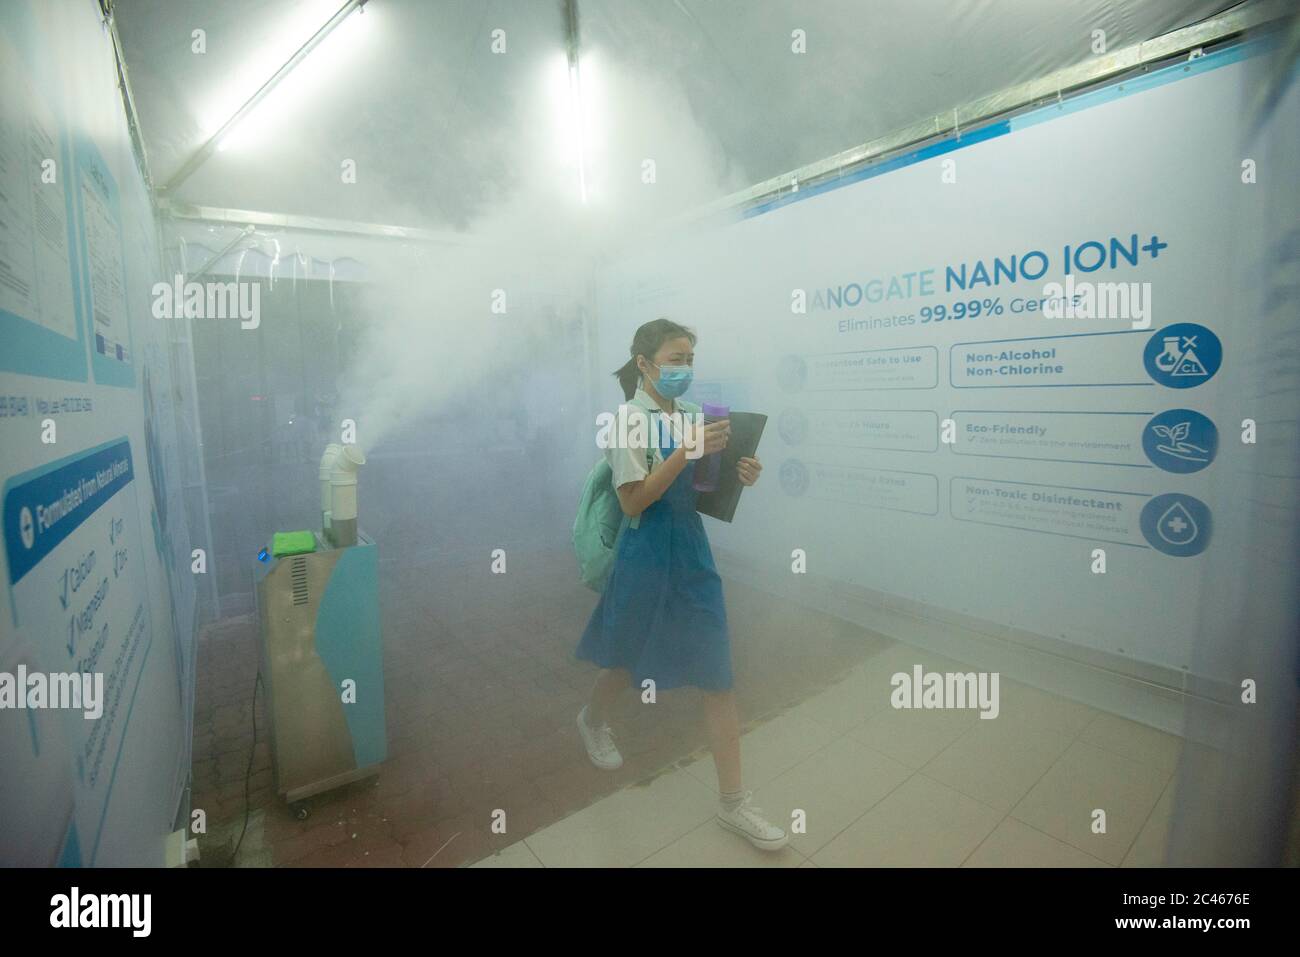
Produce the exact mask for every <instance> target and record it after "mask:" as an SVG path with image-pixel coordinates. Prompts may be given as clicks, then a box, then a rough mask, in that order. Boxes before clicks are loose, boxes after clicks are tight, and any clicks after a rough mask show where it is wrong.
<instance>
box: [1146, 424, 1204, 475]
mask: <svg viewBox="0 0 1300 957" xmlns="http://www.w3.org/2000/svg"><path fill="white" fill-rule="evenodd" d="M1218 450H1219V430H1218V429H1216V428H1215V427H1214V423H1213V422H1211V421H1210V420H1209V419H1208V418H1206V417H1205V416H1203V415H1201V413H1199V412H1193V411H1192V410H1191V409H1170V410H1169V411H1168V412H1161V413H1160V414H1159V415H1157V416H1153V417H1152V419H1151V421H1150V422H1148V423H1147V424H1146V428H1144V429H1143V430H1142V451H1144V452H1146V454H1147V458H1149V459H1150V460H1151V461H1152V462H1153V463H1154V464H1155V465H1156V466H1157V467H1159V468H1162V469H1164V470H1165V471H1166V472H1181V473H1183V474H1186V473H1188V472H1199V471H1200V470H1201V469H1203V468H1205V467H1206V466H1207V465H1209V464H1210V463H1211V462H1213V461H1214V456H1215V454H1216V453H1217V452H1218Z"/></svg>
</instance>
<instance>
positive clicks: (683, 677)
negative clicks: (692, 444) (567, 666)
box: [575, 429, 732, 691]
mask: <svg viewBox="0 0 1300 957" xmlns="http://www.w3.org/2000/svg"><path fill="white" fill-rule="evenodd" d="M651 432H652V434H653V435H655V436H656V439H655V440H656V441H658V442H659V444H660V449H661V450H662V451H663V455H664V457H665V458H666V457H667V456H668V455H669V454H670V453H671V452H672V450H673V449H674V448H675V447H676V443H675V442H674V440H673V437H672V436H671V434H668V433H669V430H668V429H663V430H660V429H652V430H651ZM695 464H696V460H693V459H692V460H689V461H688V462H687V463H686V467H685V468H684V469H682V471H681V474H679V475H678V476H677V478H676V480H674V482H673V484H672V485H670V486H669V487H668V491H666V492H665V493H664V494H663V496H662V497H661V498H660V499H659V501H657V502H655V503H654V504H653V505H651V506H650V507H649V508H647V509H646V510H645V511H644V512H642V513H641V521H640V523H639V525H638V526H637V527H636V528H632V527H630V526H629V525H628V522H627V519H626V518H624V521H623V525H624V527H623V532H622V534H621V535H619V537H618V544H617V552H616V555H615V559H614V567H613V570H612V571H611V572H610V576H609V581H608V582H606V584H605V590H604V591H603V592H602V593H601V596H600V602H599V604H597V605H596V610H595V611H593V612H592V613H591V620H590V621H588V622H587V628H586V630H585V631H584V632H583V634H582V639H581V641H579V642H578V648H577V651H576V653H575V654H576V657H577V658H579V659H580V660H583V661H591V662H594V663H595V664H597V665H599V666H600V667H602V668H625V669H627V670H628V671H629V672H631V675H632V686H633V687H634V688H640V687H641V686H642V682H643V681H644V680H645V679H646V678H650V679H652V680H653V681H654V683H655V688H656V689H657V690H667V689H671V688H678V687H682V686H684V685H689V686H692V687H696V688H703V689H705V690H708V691H726V690H729V689H730V688H731V686H732V674H731V641H730V636H729V633H728V630H727V609H726V606H725V605H724V604H723V600H722V579H721V578H719V577H718V570H717V568H716V567H715V566H714V564H713V552H712V551H711V550H710V548H709V540H708V538H707V537H706V536H705V534H704V523H703V521H702V520H701V519H700V514H699V513H698V512H697V511H695V498H696V496H697V495H698V494H699V493H698V492H696V491H695V489H693V488H692V487H691V484H692V482H693V481H694V478H693V476H694V474H695Z"/></svg>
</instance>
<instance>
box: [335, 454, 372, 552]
mask: <svg viewBox="0 0 1300 957" xmlns="http://www.w3.org/2000/svg"><path fill="white" fill-rule="evenodd" d="M365 464H366V457H365V455H364V454H363V453H362V451H361V450H360V449H359V448H357V447H356V446H355V445H345V446H343V447H342V449H341V450H340V451H339V453H338V455H337V456H335V458H334V470H333V471H332V472H331V473H330V529H331V533H332V537H333V539H334V544H335V545H336V546H337V547H339V548H345V547H347V546H348V545H355V544H356V543H357V469H359V468H360V467H361V466H363V465H365Z"/></svg>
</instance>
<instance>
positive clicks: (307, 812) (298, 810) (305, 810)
mask: <svg viewBox="0 0 1300 957" xmlns="http://www.w3.org/2000/svg"><path fill="white" fill-rule="evenodd" d="M289 809H290V810H291V811H293V816H294V817H296V818H297V819H298V820H300V821H305V820H307V818H308V817H310V816H311V808H310V807H308V805H307V802H306V801H298V802H297V803H296V804H293V805H290V808H289Z"/></svg>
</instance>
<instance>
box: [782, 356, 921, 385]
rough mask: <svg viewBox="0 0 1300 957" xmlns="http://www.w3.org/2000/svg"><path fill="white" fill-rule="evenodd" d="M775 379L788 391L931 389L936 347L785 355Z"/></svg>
mask: <svg viewBox="0 0 1300 957" xmlns="http://www.w3.org/2000/svg"><path fill="white" fill-rule="evenodd" d="M777 381H778V382H779V383H780V385H781V388H783V389H784V390H785V391H787V392H833V391H837V390H850V391H851V390H857V389H933V388H934V387H935V386H936V385H938V383H939V350H938V349H936V348H935V347H934V346H917V347H916V348H911V349H873V350H868V351H865V352H835V353H830V354H828V355H819V356H786V357H785V358H784V359H782V360H781V363H780V368H778V370H777Z"/></svg>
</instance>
